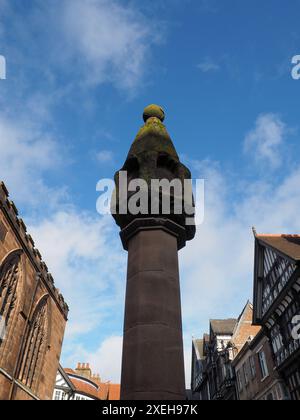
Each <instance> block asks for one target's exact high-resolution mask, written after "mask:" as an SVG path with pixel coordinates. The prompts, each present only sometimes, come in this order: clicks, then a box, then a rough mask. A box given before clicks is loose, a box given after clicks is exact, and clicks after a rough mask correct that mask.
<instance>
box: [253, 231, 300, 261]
mask: <svg viewBox="0 0 300 420" xmlns="http://www.w3.org/2000/svg"><path fill="white" fill-rule="evenodd" d="M256 238H257V239H258V240H259V241H262V242H263V243H265V244H266V245H269V246H271V247H273V248H275V249H277V250H278V251H279V252H281V253H282V254H284V255H286V256H287V257H290V258H292V259H293V260H295V261H300V235H285V234H281V235H267V234H262V235H259V234H257V235H256Z"/></svg>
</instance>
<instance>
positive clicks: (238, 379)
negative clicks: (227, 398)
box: [236, 370, 243, 392]
mask: <svg viewBox="0 0 300 420" xmlns="http://www.w3.org/2000/svg"><path fill="white" fill-rule="evenodd" d="M236 376H237V383H238V389H239V392H242V391H243V382H242V376H241V371H240V370H239V371H238V372H237V375H236Z"/></svg>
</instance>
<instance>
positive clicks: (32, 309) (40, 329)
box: [0, 183, 68, 400]
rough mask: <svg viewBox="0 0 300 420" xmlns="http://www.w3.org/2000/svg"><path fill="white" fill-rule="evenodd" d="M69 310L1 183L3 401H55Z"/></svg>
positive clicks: (0, 380)
mask: <svg viewBox="0 0 300 420" xmlns="http://www.w3.org/2000/svg"><path fill="white" fill-rule="evenodd" d="M67 315H68V306H67V304H66V303H65V302H64V299H63V297H62V295H61V294H60V293H59V291H58V290H57V289H56V288H55V286H54V281H53V278H52V276H51V274H50V273H48V269H47V266H46V264H45V263H44V262H43V261H42V257H41V254H40V252H39V251H38V250H37V249H36V248H35V245H34V241H33V239H32V238H31V236H30V235H29V234H28V233H27V229H26V226H25V224H24V222H23V221H22V219H20V218H19V217H18V211H17V209H16V207H15V205H14V203H13V202H12V201H10V200H9V194H8V191H7V189H6V187H5V185H4V183H0V322H1V328H0V333H1V334H0V400H7V399H10V400H32V399H35V400H38V399H41V400H49V399H50V400H51V398H52V393H53V388H54V384H55V378H56V372H57V368H58V364H59V358H60V353H61V347H62V342H63V336H64V330H65V324H66V321H67Z"/></svg>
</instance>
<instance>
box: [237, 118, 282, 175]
mask: <svg viewBox="0 0 300 420" xmlns="http://www.w3.org/2000/svg"><path fill="white" fill-rule="evenodd" d="M286 133H287V128H286V125H285V123H284V122H283V121H282V120H281V118H280V117H279V116H278V115H276V114H272V113H269V114H261V115H260V116H259V117H258V118H257V120H256V123H255V127H254V129H253V130H251V131H250V132H249V133H248V134H247V135H246V137H245V141H244V150H245V153H247V154H248V155H249V153H252V154H253V155H254V160H255V161H256V162H257V163H266V164H268V165H269V166H270V167H271V168H273V169H276V168H278V167H279V166H280V165H281V163H282V155H281V146H282V144H283V141H284V139H285V136H286Z"/></svg>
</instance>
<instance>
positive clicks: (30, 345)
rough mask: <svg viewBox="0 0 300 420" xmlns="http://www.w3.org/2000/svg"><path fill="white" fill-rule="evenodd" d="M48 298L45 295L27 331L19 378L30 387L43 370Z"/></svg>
mask: <svg viewBox="0 0 300 420" xmlns="http://www.w3.org/2000/svg"><path fill="white" fill-rule="evenodd" d="M47 298H48V296H45V297H44V298H43V299H42V300H41V301H40V303H39V304H38V306H37V308H36V309H35V311H34V314H33V316H32V319H31V320H30V323H29V330H28V332H27V338H26V344H25V349H24V355H23V360H22V363H21V368H20V372H19V380H20V381H22V382H23V384H24V385H26V386H28V387H29V388H33V386H34V385H35V382H36V380H37V379H38V376H39V372H40V370H41V366H40V362H41V356H42V353H43V349H44V348H45V344H46V325H47Z"/></svg>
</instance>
